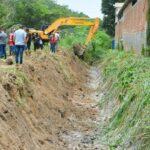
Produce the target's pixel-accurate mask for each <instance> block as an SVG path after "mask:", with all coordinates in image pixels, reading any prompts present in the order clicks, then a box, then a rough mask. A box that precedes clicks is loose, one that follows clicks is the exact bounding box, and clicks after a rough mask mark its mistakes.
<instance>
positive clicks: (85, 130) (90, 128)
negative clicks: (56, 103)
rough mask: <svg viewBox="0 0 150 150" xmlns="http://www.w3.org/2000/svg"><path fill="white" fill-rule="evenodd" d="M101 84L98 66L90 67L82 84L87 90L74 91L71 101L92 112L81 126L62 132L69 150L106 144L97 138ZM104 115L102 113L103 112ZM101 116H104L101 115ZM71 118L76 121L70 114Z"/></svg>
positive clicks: (93, 148) (98, 148)
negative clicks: (85, 80)
mask: <svg viewBox="0 0 150 150" xmlns="http://www.w3.org/2000/svg"><path fill="white" fill-rule="evenodd" d="M101 85H102V77H101V74H100V69H99V68H98V67H90V69H89V70H88V79H87V82H86V83H85V84H84V86H85V87H86V89H87V91H86V92H85V91H74V96H73V103H74V105H77V106H78V107H79V108H80V109H82V108H85V109H88V110H89V111H90V112H93V116H92V117H91V116H89V118H87V119H86V120H84V121H83V123H82V125H83V126H82V128H80V126H78V127H77V128H75V130H72V131H70V132H69V133H64V134H62V138H63V140H64V141H65V142H66V143H68V144H67V145H68V147H67V148H68V149H70V150H86V149H87V150H106V149H108V147H107V146H105V145H103V144H101V143H100V142H99V141H98V140H97V139H98V137H99V129H98V126H99V124H100V121H102V120H100V116H99V115H100V111H99V107H98V102H99V100H100V99H101V98H102V96H103V93H102V91H101V90H100V87H101ZM103 115H104V114H103ZM101 117H102V118H103V117H105V116H101ZM70 119H71V120H74V122H78V120H76V118H75V117H73V116H70Z"/></svg>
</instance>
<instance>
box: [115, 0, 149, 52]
mask: <svg viewBox="0 0 150 150" xmlns="http://www.w3.org/2000/svg"><path fill="white" fill-rule="evenodd" d="M147 10H148V0H138V1H137V2H136V4H135V5H133V6H132V3H130V4H129V5H128V6H127V7H126V9H125V10H124V12H123V17H122V18H121V19H120V20H119V21H118V23H117V24H116V31H115V39H116V43H117V44H118V42H119V41H120V39H122V41H123V46H124V48H125V49H126V50H131V49H133V50H136V51H137V52H140V51H141V50H142V48H143V46H144V47H146V30H147V19H146V17H147Z"/></svg>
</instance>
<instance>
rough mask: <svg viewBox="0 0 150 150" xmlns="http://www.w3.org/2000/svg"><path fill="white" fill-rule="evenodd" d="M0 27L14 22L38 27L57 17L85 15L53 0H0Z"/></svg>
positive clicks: (8, 25)
mask: <svg viewBox="0 0 150 150" xmlns="http://www.w3.org/2000/svg"><path fill="white" fill-rule="evenodd" d="M0 11H1V13H0V27H4V28H9V27H11V26H13V25H15V24H23V25H25V26H27V27H32V28H40V27H41V25H45V24H50V23H52V22H53V21H54V20H56V19H57V18H59V17H69V16H74V17H85V16H86V15H84V14H83V13H78V12H74V11H72V10H70V9H68V7H67V6H61V5H58V4H57V3H56V2H55V0H0Z"/></svg>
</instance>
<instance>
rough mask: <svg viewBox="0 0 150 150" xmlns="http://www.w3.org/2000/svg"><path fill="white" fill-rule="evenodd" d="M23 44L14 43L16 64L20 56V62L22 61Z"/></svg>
mask: <svg viewBox="0 0 150 150" xmlns="http://www.w3.org/2000/svg"><path fill="white" fill-rule="evenodd" d="M24 48H25V46H24V45H16V46H15V49H16V52H15V53H16V59H15V60H16V64H18V62H19V61H18V58H19V57H20V64H22V63H23V51H24Z"/></svg>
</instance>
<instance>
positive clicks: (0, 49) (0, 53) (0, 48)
mask: <svg viewBox="0 0 150 150" xmlns="http://www.w3.org/2000/svg"><path fill="white" fill-rule="evenodd" d="M2 57H4V58H5V59H6V58H7V55H6V44H1V45H0V58H2Z"/></svg>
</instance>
